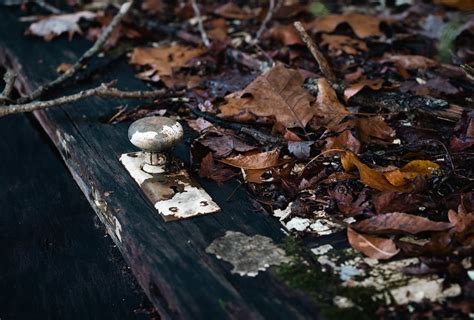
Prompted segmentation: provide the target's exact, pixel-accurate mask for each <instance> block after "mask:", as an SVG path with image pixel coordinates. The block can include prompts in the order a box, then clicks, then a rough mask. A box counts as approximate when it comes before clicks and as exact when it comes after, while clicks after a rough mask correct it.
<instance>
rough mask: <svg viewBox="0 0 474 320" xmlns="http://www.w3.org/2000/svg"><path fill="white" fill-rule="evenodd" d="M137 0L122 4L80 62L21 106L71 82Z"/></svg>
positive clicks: (30, 95)
mask: <svg viewBox="0 0 474 320" xmlns="http://www.w3.org/2000/svg"><path fill="white" fill-rule="evenodd" d="M134 1H135V0H130V1H129V2H125V3H124V4H122V6H121V7H120V10H119V12H118V13H117V14H116V15H115V16H114V17H113V19H112V21H111V22H110V24H109V25H108V26H107V27H106V28H105V30H104V31H103V32H102V34H101V35H100V36H99V38H98V39H97V41H96V42H95V43H94V45H93V46H92V47H90V48H89V50H87V51H86V52H85V53H84V54H83V55H82V56H81V57H80V58H79V60H77V61H76V63H74V64H73V65H72V66H71V67H70V68H69V69H68V70H67V71H66V72H65V73H63V74H62V75H60V76H59V77H57V78H56V79H54V80H53V81H51V82H49V83H46V84H44V85H42V86H40V87H38V88H37V89H36V90H34V91H33V92H32V93H30V94H29V95H27V96H25V97H22V98H20V99H18V101H17V102H18V103H19V104H24V103H27V102H30V101H33V100H36V99H38V98H39V97H41V95H42V94H43V93H44V92H46V91H47V90H50V89H51V88H54V87H57V86H59V85H61V84H62V83H64V82H65V81H67V80H69V79H70V78H71V77H72V76H73V75H74V74H75V73H76V72H77V71H78V70H80V69H81V68H82V67H83V66H84V65H85V64H86V62H87V61H89V60H90V59H91V58H92V57H93V56H94V55H95V54H96V53H97V52H99V51H100V50H101V49H102V47H103V46H104V44H105V42H106V41H107V39H108V38H109V36H110V34H111V33H112V31H114V29H115V28H116V27H117V25H118V24H119V23H120V21H121V20H122V18H123V17H124V16H125V15H126V14H127V13H128V11H129V10H130V8H131V7H132V5H133V2H134Z"/></svg>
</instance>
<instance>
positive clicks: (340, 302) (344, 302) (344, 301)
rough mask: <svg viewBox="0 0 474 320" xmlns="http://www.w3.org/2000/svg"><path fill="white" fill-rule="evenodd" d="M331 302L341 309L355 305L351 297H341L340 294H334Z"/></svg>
mask: <svg viewBox="0 0 474 320" xmlns="http://www.w3.org/2000/svg"><path fill="white" fill-rule="evenodd" d="M332 302H333V303H334V305H335V306H336V307H338V308H341V309H348V308H354V307H355V306H356V305H355V304H354V302H352V300H351V299H349V298H347V297H342V296H335V297H334V298H333V299H332Z"/></svg>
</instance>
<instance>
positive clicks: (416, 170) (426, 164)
mask: <svg viewBox="0 0 474 320" xmlns="http://www.w3.org/2000/svg"><path fill="white" fill-rule="evenodd" d="M436 170H439V165H438V164H436V163H434V162H432V161H428V160H413V161H410V162H409V163H407V164H406V165H405V166H403V167H402V168H400V169H396V170H393V171H387V172H384V173H383V175H384V176H385V178H387V180H388V181H389V182H390V183H391V184H392V185H394V186H403V185H406V184H407V183H408V182H410V181H411V180H413V179H415V178H416V177H418V176H430V175H431V174H433V172H434V171H436Z"/></svg>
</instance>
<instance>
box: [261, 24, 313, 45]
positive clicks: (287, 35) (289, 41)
mask: <svg viewBox="0 0 474 320" xmlns="http://www.w3.org/2000/svg"><path fill="white" fill-rule="evenodd" d="M268 33H269V35H270V37H271V38H273V39H275V40H278V41H279V42H281V43H282V44H284V45H285V46H292V45H295V44H301V45H302V44H304V43H303V41H302V40H301V37H300V35H299V33H298V31H296V29H295V27H294V26H293V25H292V24H287V25H278V26H275V27H273V28H271V29H270V30H269V31H268Z"/></svg>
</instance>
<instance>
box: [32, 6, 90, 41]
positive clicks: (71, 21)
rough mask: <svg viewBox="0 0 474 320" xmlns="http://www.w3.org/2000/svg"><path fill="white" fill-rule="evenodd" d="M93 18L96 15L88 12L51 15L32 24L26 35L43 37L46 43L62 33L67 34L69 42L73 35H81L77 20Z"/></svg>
mask: <svg viewBox="0 0 474 320" xmlns="http://www.w3.org/2000/svg"><path fill="white" fill-rule="evenodd" d="M95 16H96V14H95V13H93V12H90V11H79V12H76V13H71V14H59V15H51V16H48V17H46V18H43V19H41V20H39V21H37V22H34V23H32V24H31V25H30V27H29V28H28V30H27V31H26V34H31V35H34V36H38V37H43V38H44V39H45V40H46V41H50V40H52V39H54V38H55V37H57V36H60V35H62V34H63V33H68V34H69V40H71V39H72V37H73V36H74V34H75V33H79V34H82V31H81V28H80V27H79V25H78V22H79V20H81V19H87V20H92V19H94V18H95Z"/></svg>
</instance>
